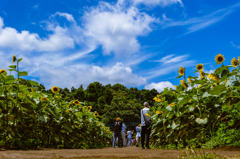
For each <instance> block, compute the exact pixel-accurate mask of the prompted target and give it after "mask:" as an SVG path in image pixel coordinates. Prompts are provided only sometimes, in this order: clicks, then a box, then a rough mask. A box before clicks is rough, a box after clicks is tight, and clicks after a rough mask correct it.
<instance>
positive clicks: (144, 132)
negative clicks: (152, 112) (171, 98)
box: [141, 102, 151, 149]
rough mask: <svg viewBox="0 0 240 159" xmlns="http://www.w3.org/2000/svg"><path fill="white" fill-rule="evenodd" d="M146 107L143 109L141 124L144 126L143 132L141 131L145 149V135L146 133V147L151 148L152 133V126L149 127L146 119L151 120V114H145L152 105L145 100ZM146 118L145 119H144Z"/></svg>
mask: <svg viewBox="0 0 240 159" xmlns="http://www.w3.org/2000/svg"><path fill="white" fill-rule="evenodd" d="M143 106H144V108H143V109H142V110H141V126H142V132H141V145H142V149H144V142H145V135H146V147H145V148H146V149H149V137H150V133H151V127H147V126H146V123H145V120H146V121H151V117H150V116H146V115H145V114H146V113H148V111H149V108H150V105H149V104H148V102H144V104H143ZM144 118H145V120H144Z"/></svg>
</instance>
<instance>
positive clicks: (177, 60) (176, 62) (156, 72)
mask: <svg viewBox="0 0 240 159" xmlns="http://www.w3.org/2000/svg"><path fill="white" fill-rule="evenodd" d="M187 57H188V55H182V56H176V57H174V55H168V56H165V57H163V58H162V59H160V60H156V61H155V62H160V63H162V64H161V65H160V66H158V67H156V68H154V69H152V70H148V72H147V73H144V74H143V76H144V77H146V78H147V79H148V80H149V79H152V78H155V77H158V76H162V75H166V74H169V73H171V72H175V71H176V70H178V69H179V67H180V66H184V67H188V66H194V65H196V61H195V60H187Z"/></svg>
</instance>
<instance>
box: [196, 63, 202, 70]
mask: <svg viewBox="0 0 240 159" xmlns="http://www.w3.org/2000/svg"><path fill="white" fill-rule="evenodd" d="M196 68H197V70H198V71H202V70H203V64H201V63H199V64H197V66H196Z"/></svg>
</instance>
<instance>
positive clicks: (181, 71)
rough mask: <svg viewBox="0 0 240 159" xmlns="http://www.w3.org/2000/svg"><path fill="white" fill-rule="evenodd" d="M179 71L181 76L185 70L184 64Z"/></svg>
mask: <svg viewBox="0 0 240 159" xmlns="http://www.w3.org/2000/svg"><path fill="white" fill-rule="evenodd" d="M178 73H179V75H180V76H182V75H184V73H185V70H184V68H183V67H182V66H181V67H180V68H179V70H178Z"/></svg>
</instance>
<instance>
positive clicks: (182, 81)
mask: <svg viewBox="0 0 240 159" xmlns="http://www.w3.org/2000/svg"><path fill="white" fill-rule="evenodd" d="M180 82H181V85H182V86H183V87H184V88H185V89H187V88H188V87H187V85H186V84H185V82H184V80H180Z"/></svg>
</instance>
